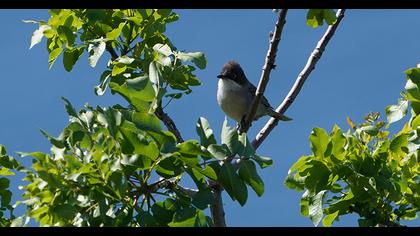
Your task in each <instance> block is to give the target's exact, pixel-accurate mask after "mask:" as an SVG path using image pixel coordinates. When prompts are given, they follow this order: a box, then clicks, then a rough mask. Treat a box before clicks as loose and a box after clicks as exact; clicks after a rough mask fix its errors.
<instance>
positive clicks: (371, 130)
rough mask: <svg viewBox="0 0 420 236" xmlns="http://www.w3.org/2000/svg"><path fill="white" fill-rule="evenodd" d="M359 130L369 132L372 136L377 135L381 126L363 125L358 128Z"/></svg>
mask: <svg viewBox="0 0 420 236" xmlns="http://www.w3.org/2000/svg"><path fill="white" fill-rule="evenodd" d="M358 130H360V131H364V132H365V133H367V134H369V135H371V136H375V135H377V134H378V132H379V128H378V127H377V126H376V125H366V126H362V127H360V128H358Z"/></svg>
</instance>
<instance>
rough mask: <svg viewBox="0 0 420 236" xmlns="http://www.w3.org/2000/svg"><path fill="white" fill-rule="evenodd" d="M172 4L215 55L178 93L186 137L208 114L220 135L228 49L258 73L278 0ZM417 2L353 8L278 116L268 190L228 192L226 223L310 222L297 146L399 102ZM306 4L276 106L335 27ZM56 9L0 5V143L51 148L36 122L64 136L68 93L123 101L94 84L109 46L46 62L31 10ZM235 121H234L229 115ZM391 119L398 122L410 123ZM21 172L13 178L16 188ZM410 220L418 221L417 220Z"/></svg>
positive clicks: (98, 101)
mask: <svg viewBox="0 0 420 236" xmlns="http://www.w3.org/2000/svg"><path fill="white" fill-rule="evenodd" d="M175 11H176V12H177V13H179V14H180V20H179V21H177V22H175V23H171V24H170V25H168V26H167V35H168V36H169V38H171V40H172V42H173V43H174V44H175V45H176V47H177V48H178V49H179V50H185V51H202V52H204V53H205V55H206V57H207V59H208V66H207V68H206V69H205V70H202V71H197V76H198V77H199V79H200V80H201V81H202V86H200V87H196V88H194V91H193V93H191V94H190V95H188V96H186V97H184V98H183V99H181V100H180V101H176V102H173V103H171V105H170V106H169V107H168V108H167V112H168V113H169V114H170V115H171V116H172V118H173V119H174V120H175V122H176V124H177V126H178V128H179V129H180V131H181V132H182V134H183V136H184V139H196V138H197V136H196V133H195V122H196V121H197V119H198V118H199V117H200V116H203V117H206V118H207V119H208V120H209V122H210V125H211V127H212V128H213V130H214V132H215V134H216V137H219V136H220V135H219V134H220V130H221V125H222V122H223V120H224V117H225V115H224V113H223V112H222V111H221V110H220V108H219V107H218V105H217V102H216V88H217V78H216V75H217V74H218V73H219V72H220V69H221V67H222V65H223V64H224V63H225V62H226V61H227V60H231V59H234V60H236V61H238V62H239V63H240V64H241V65H242V67H243V69H244V71H245V73H246V75H247V77H248V79H249V80H250V81H252V82H253V83H254V84H257V83H258V79H259V77H260V73H261V68H262V66H263V63H264V58H265V55H266V53H267V49H268V34H269V32H270V31H272V30H273V27H274V23H275V21H276V15H275V14H274V13H273V12H272V11H271V10H175ZM419 13H420V10H347V12H346V16H345V18H344V19H343V21H342V22H341V24H340V26H339V28H338V30H337V31H336V34H335V36H334V37H333V39H332V40H331V41H330V43H329V45H328V46H327V49H326V51H325V52H324V55H323V57H322V58H321V60H320V61H319V63H318V64H317V66H316V68H315V71H314V72H313V73H312V74H311V76H310V77H309V79H308V80H307V82H306V83H305V85H304V87H303V89H302V91H301V93H300V95H299V96H298V98H297V99H296V100H295V102H294V103H293V105H292V106H291V107H290V108H289V110H288V111H287V112H286V114H287V115H288V116H290V117H292V118H293V121H291V122H287V123H280V124H279V125H278V126H277V128H276V129H275V130H274V131H273V132H272V133H271V134H270V136H269V137H268V138H267V139H266V141H265V142H264V143H263V144H262V145H261V147H260V148H259V150H258V152H259V153H260V154H261V155H264V156H269V157H271V158H273V159H274V165H273V166H272V167H270V168H266V169H264V170H262V171H260V174H261V176H262V178H263V179H264V181H265V186H266V191H265V194H264V195H263V196H262V197H257V196H256V194H255V193H253V192H252V191H250V192H249V199H248V202H247V204H246V205H245V206H244V207H241V206H240V205H239V204H238V203H237V202H233V201H232V200H231V199H230V198H229V196H228V195H226V194H225V195H224V204H225V212H226V221H227V224H228V225H229V226H312V223H311V222H310V220H309V219H308V218H305V217H302V216H300V213H299V199H300V196H301V194H302V193H299V192H296V191H292V190H289V189H287V188H286V187H285V186H284V185H283V180H284V178H285V176H286V175H287V170H288V169H289V167H290V166H291V165H292V164H293V163H294V162H295V161H296V160H297V159H298V158H299V157H300V156H302V155H305V154H308V153H310V146H309V141H308V135H309V134H310V132H311V130H312V128H314V127H322V128H324V129H326V130H327V131H328V132H329V131H330V130H331V129H332V127H333V125H334V124H337V125H339V126H340V127H341V128H342V129H343V130H347V129H348V125H347V124H346V122H345V118H346V117H347V116H349V117H351V118H352V119H353V120H354V121H355V122H361V121H362V119H363V117H364V116H365V115H366V114H367V113H369V112H371V111H379V112H381V114H382V115H383V117H384V109H385V106H387V105H390V104H394V103H396V102H397V99H398V97H399V94H400V92H401V91H402V90H403V88H404V84H405V77H404V73H403V71H404V70H406V69H407V68H410V67H413V66H415V65H416V64H417V63H419V62H420V58H419V55H420V45H419V40H418V39H419V37H420V31H419V30H418V29H419V28H420V14H419ZM305 15H306V10H289V12H288V15H287V23H286V25H285V28H284V31H283V36H282V40H281V42H280V45H279V51H278V53H277V61H276V64H277V67H276V70H274V71H273V72H272V73H271V78H270V82H269V85H268V87H267V89H266V92H265V95H266V97H267V98H268V99H269V101H270V103H271V104H272V106H273V107H276V106H277V105H278V104H279V103H280V102H281V101H282V100H283V98H284V97H285V95H286V94H287V93H288V91H289V89H290V87H291V86H292V84H293V83H294V81H295V79H296V77H297V75H298V74H299V72H300V71H301V69H302V68H303V66H304V65H305V63H306V60H307V58H308V56H309V55H310V53H311V51H312V50H313V48H314V47H315V45H316V43H317V41H318V39H319V38H320V37H321V35H322V34H323V33H324V31H325V29H326V26H323V27H320V28H317V29H312V28H310V27H309V26H307V25H306V23H305ZM47 18H48V13H47V11H46V10H0V21H1V22H3V24H2V31H3V37H2V38H1V40H2V41H1V43H0V52H2V56H1V57H0V68H1V71H2V73H1V79H0V81H1V86H0V107H1V108H2V109H1V110H2V112H1V115H0V144H3V145H5V146H6V148H7V150H8V152H9V154H13V152H16V151H25V152H30V151H44V152H48V151H49V148H50V145H49V143H48V141H47V140H46V139H45V138H44V137H43V136H42V134H41V133H40V132H39V129H41V128H42V129H44V130H46V131H48V132H49V133H51V134H53V135H56V136H57V135H58V134H59V133H60V132H61V130H62V129H63V128H64V127H65V125H66V124H67V122H68V120H67V115H66V113H65V110H64V106H63V103H62V101H61V99H60V96H64V97H66V98H67V99H69V100H70V101H71V102H72V103H73V105H74V106H75V107H76V108H78V109H80V108H81V107H82V106H83V105H84V104H85V103H89V104H90V105H94V106H96V105H101V106H110V105H113V104H116V103H120V104H124V105H125V104H126V102H125V101H124V100H123V99H122V98H120V97H119V96H112V95H111V94H110V93H109V92H107V93H106V94H105V95H104V96H102V97H98V96H96V95H95V94H94V89H93V88H94V86H95V85H96V84H97V83H98V81H99V76H100V74H101V72H102V71H101V69H102V68H104V66H105V64H106V61H107V60H108V58H109V56H108V55H105V56H104V57H103V58H101V60H100V62H99V63H98V65H97V67H96V68H91V67H89V66H88V63H87V58H86V57H82V59H81V60H80V61H79V62H77V64H76V65H75V67H74V69H73V71H72V72H70V73H68V72H66V71H65V70H64V68H63V66H62V63H61V59H59V60H58V61H57V62H56V64H55V65H54V67H53V68H52V70H48V62H47V61H48V54H47V51H46V46H45V41H43V42H42V43H41V44H39V45H37V46H35V47H34V48H33V49H31V50H29V45H30V38H31V34H32V32H33V30H35V29H36V27H37V26H36V25H33V24H25V23H23V22H22V20H24V19H34V20H41V19H47ZM267 120H268V118H261V119H260V120H259V121H257V122H255V123H254V125H253V126H252V127H251V129H250V132H249V135H250V137H251V138H252V137H255V134H256V133H257V132H258V131H259V129H260V128H261V127H262V126H263V125H264V123H265V122H266V121H267ZM229 123H230V124H231V125H234V122H233V121H232V120H230V121H229ZM394 126H395V128H394V129H398V128H400V126H401V123H397V124H395V125H394ZM219 140H220V139H219ZM14 156H16V155H14ZM19 159H20V160H21V161H23V163H25V164H27V165H30V163H31V162H30V159H28V158H26V159H25V158H19ZM19 178H21V176H17V177H16V178H14V183H15V184H14V185H13V190H14V191H15V194H19V193H18V190H17V182H18V180H19ZM408 225H411V226H419V225H420V220H419V219H417V220H415V221H412V222H409V223H408ZM335 226H357V217H356V216H346V217H342V218H340V222H338V223H335Z"/></svg>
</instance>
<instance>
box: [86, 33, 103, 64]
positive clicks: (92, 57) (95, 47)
mask: <svg viewBox="0 0 420 236" xmlns="http://www.w3.org/2000/svg"><path fill="white" fill-rule="evenodd" d="M105 48H106V43H105V42H104V41H103V40H102V41H100V42H99V43H91V44H89V46H88V52H89V57H88V62H89V65H90V66H91V67H95V66H96V63H98V60H99V58H101V56H102V54H103V53H104V51H105Z"/></svg>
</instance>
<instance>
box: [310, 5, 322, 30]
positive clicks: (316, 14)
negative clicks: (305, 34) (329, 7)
mask: <svg viewBox="0 0 420 236" xmlns="http://www.w3.org/2000/svg"><path fill="white" fill-rule="evenodd" d="M306 24H307V25H309V26H311V27H312V28H316V27H318V26H321V25H322V24H323V11H322V9H310V10H309V11H308V13H307V14H306Z"/></svg>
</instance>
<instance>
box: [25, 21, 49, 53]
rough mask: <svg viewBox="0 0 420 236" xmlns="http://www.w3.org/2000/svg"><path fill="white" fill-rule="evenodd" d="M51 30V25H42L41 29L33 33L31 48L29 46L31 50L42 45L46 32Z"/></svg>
mask: <svg viewBox="0 0 420 236" xmlns="http://www.w3.org/2000/svg"><path fill="white" fill-rule="evenodd" d="M49 29H51V27H50V26H49V25H40V26H39V28H38V29H37V30H35V31H34V32H33V33H32V38H31V46H29V49H31V48H32V47H33V46H35V45H37V44H38V43H40V42H41V40H42V37H43V36H44V31H45V30H49Z"/></svg>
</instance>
